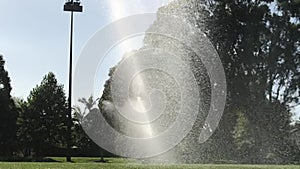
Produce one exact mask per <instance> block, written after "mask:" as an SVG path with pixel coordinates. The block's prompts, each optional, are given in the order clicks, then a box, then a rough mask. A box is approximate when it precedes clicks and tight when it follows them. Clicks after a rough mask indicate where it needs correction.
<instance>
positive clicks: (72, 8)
mask: <svg viewBox="0 0 300 169" xmlns="http://www.w3.org/2000/svg"><path fill="white" fill-rule="evenodd" d="M82 9H83V7H82V6H81V5H80V0H67V1H66V3H65V4H64V11H67V12H71V30H70V63H69V64H70V69H69V98H68V122H67V128H68V133H67V157H66V161H67V162H71V161H72V160H71V144H72V140H71V139H72V137H71V127H72V60H73V13H74V12H82Z"/></svg>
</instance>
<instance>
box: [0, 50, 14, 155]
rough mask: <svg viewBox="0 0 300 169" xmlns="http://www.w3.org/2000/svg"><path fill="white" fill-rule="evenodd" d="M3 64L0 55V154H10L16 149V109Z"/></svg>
mask: <svg viewBox="0 0 300 169" xmlns="http://www.w3.org/2000/svg"><path fill="white" fill-rule="evenodd" d="M4 64H5V61H4V60H3V56H2V55H0V156H7V155H12V153H13V152H14V151H15V150H16V149H15V143H16V142H15V140H16V120H17V111H16V108H15V105H14V102H13V100H12V97H11V95H10V92H11V89H12V88H11V86H10V78H9V76H8V72H7V71H6V70H5V67H4Z"/></svg>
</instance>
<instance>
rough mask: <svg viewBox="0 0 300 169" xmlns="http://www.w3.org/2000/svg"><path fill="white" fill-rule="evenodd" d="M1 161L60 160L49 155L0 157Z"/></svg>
mask: <svg viewBox="0 0 300 169" xmlns="http://www.w3.org/2000/svg"><path fill="white" fill-rule="evenodd" d="M0 161H1V162H59V161H56V160H54V159H52V158H47V157H41V158H36V157H0Z"/></svg>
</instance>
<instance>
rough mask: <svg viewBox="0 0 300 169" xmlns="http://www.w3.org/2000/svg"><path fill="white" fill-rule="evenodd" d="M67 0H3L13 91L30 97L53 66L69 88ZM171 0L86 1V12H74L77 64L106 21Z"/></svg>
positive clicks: (3, 38) (1, 48) (1, 19)
mask: <svg viewBox="0 0 300 169" xmlns="http://www.w3.org/2000/svg"><path fill="white" fill-rule="evenodd" d="M64 2H65V1H64V0H22V1H11V0H0V7H1V10H0V23H1V26H0V54H2V55H3V56H4V59H5V61H6V64H5V68H6V70H7V71H8V72H9V76H10V78H11V85H12V87H13V90H12V95H13V96H17V97H22V98H24V99H25V98H26V97H27V96H28V95H29V93H30V91H31V90H32V88H33V87H35V86H36V85H37V84H39V83H40V82H41V80H42V78H43V76H44V75H46V74H47V73H48V72H50V71H51V72H54V73H55V75H56V76H57V79H58V81H59V83H61V84H64V86H65V89H66V92H67V91H68V83H67V82H68V71H69V34H70V33H69V31H70V14H69V13H67V12H64V11H63V4H64ZM167 2H169V0H151V1H148V0H126V1H125V0H88V1H87V0H85V1H82V5H83V7H84V12H83V13H76V14H75V16H74V61H73V65H74V66H75V65H76V61H77V59H78V56H80V52H81V50H82V49H83V48H84V46H85V44H86V43H87V41H88V40H89V39H90V38H91V37H92V36H93V35H94V34H95V33H96V32H97V31H98V30H100V29H101V28H103V27H104V26H105V25H108V24H109V23H111V22H113V21H116V20H118V19H121V18H123V17H126V16H130V15H133V14H139V13H149V12H152V13H153V12H156V11H157V9H158V8H159V7H160V6H162V5H163V4H166V3H167ZM114 60H116V59H114ZM109 66H110V65H109ZM112 66H113V65H112ZM107 74H108V70H106V71H101V72H100V74H99V77H103V78H101V80H99V83H100V82H101V81H103V82H104V81H105V80H106V78H107ZM99 86H100V85H99Z"/></svg>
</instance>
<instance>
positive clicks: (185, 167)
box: [0, 157, 300, 169]
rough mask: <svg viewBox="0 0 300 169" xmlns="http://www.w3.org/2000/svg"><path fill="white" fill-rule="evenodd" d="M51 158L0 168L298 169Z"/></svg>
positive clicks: (293, 168)
mask: <svg viewBox="0 0 300 169" xmlns="http://www.w3.org/2000/svg"><path fill="white" fill-rule="evenodd" d="M52 159H54V160H56V161H57V162H0V169H123V168H125V169H126V168H129V169H139V168H141V169H152V168H153V169H173V168H174V169H181V168H182V169H196V168H199V169H300V166H297V165H288V166H283V165H278V166H275V165H210V164H205V165H203V164H181V165H159V164H142V163H140V162H137V161H135V160H128V159H123V158H109V159H107V160H108V162H107V163H97V162H95V161H96V160H98V158H72V160H73V161H74V162H73V163H66V162H65V159H64V158H59V157H55V158H52Z"/></svg>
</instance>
